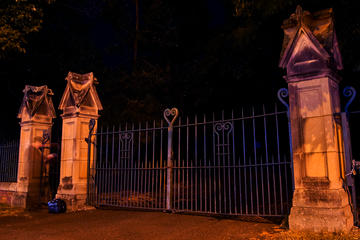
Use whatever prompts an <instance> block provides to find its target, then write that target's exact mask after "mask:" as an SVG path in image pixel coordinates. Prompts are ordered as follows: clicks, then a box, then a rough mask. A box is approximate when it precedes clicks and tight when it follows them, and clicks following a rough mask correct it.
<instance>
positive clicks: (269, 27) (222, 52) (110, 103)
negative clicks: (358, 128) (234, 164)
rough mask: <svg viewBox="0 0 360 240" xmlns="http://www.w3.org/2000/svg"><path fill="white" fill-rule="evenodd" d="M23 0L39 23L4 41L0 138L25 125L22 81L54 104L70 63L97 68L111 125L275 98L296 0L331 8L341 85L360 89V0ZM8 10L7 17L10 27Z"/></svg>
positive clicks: (78, 67) (71, 67)
mask: <svg viewBox="0 0 360 240" xmlns="http://www.w3.org/2000/svg"><path fill="white" fill-rule="evenodd" d="M21 2H22V4H25V3H26V4H29V2H31V4H33V5H31V6H30V7H29V6H28V7H29V8H25V9H24V11H25V12H26V11H27V10H28V11H30V10H31V9H33V8H32V7H33V6H36V9H37V12H36V14H35V15H34V16H35V17H33V18H30V20H29V21H28V22H27V23H26V24H29V23H31V24H33V25H32V27H37V28H35V29H34V28H30V30H32V31H28V32H23V35H21V36H22V38H19V39H15V40H16V41H19V42H20V43H21V45H19V46H21V48H20V49H19V48H17V46H16V44H15V45H14V46H12V45H10V47H8V48H2V49H1V55H0V56H1V58H0V79H1V83H2V94H1V95H0V96H1V103H2V106H3V107H2V111H1V112H2V113H1V114H2V116H1V124H0V132H1V136H2V137H15V138H16V137H17V136H18V134H19V131H18V128H19V127H18V120H17V119H16V114H17V111H18V108H19V106H20V103H21V100H22V89H23V88H24V85H25V84H29V85H45V84H46V85H48V86H49V87H50V88H51V89H53V91H54V93H55V96H54V98H53V101H54V104H55V107H56V108H57V106H58V104H59V102H60V98H61V96H62V93H63V91H64V89H65V85H66V82H65V80H64V79H65V76H66V75H67V73H68V72H69V71H73V72H77V73H86V72H94V74H95V76H96V77H97V79H98V80H99V85H98V86H97V90H98V93H99V95H100V99H101V100H102V103H103V106H104V110H103V111H102V112H101V115H102V117H101V120H102V121H103V122H104V123H107V124H112V123H118V122H122V121H131V122H137V121H145V120H149V119H159V118H161V117H162V111H163V110H164V109H165V108H166V107H172V106H176V107H178V108H179V109H180V110H181V112H182V113H186V114H192V113H194V112H198V113H206V112H210V111H219V110H221V109H232V108H238V107H240V106H242V105H246V104H260V103H269V102H276V101H277V100H276V92H277V90H278V89H279V88H280V87H286V83H285V81H284V80H283V79H282V76H283V75H284V72H283V71H282V70H281V69H279V68H278V62H279V55H280V50H281V44H282V38H283V33H282V29H281V24H282V21H283V20H284V19H286V18H288V17H289V16H290V14H291V13H293V12H294V11H295V8H296V5H298V4H300V5H301V6H302V7H303V9H305V10H309V11H316V10H320V9H324V8H328V7H332V8H333V9H334V15H335V21H336V22H335V24H336V31H337V35H338V39H339V43H340V48H341V52H342V55H343V61H344V68H345V69H344V71H342V73H341V75H342V76H343V82H342V85H347V84H351V85H353V86H355V87H357V89H360V84H359V80H358V79H359V72H360V58H359V57H358V56H359V55H360V45H359V44H358V43H359V42H360V14H358V11H359V10H358V5H359V4H358V3H357V1H355V0H352V1H351V0H341V1H338V0H302V1H301V0H196V1H194V0H182V1H175V0H77V1H73V0H57V1H20V3H19V2H17V3H16V4H21ZM49 3H50V4H49ZM11 4H14V1H13V0H7V1H4V2H3V3H2V4H0V11H2V12H1V13H2V16H3V17H4V16H5V17H7V16H9V15H11V14H14V12H10V11H8V10H7V8H9V6H10V5H11ZM137 8H138V11H136V9H137ZM16 9H17V8H16ZM29 9H30V10H29ZM31 11H33V10H31ZM16 14H18V13H16ZM18 16H20V15H19V14H18V15H17V17H18ZM6 19H10V18H5V20H4V21H2V22H0V23H1V24H2V25H3V26H5V25H6V24H8V25H9V26H10V25H11V24H12V23H11V21H10V22H9V21H8V22H7V20H6ZM0 20H1V19H0ZM137 22H138V24H137ZM31 24H30V25H31ZM136 26H138V27H136ZM18 28H19V27H18ZM6 36H10V35H5V37H6ZM0 40H1V34H0ZM5 40H6V39H5ZM0 45H1V41H0ZM11 46H12V47H11ZM58 119H60V112H58Z"/></svg>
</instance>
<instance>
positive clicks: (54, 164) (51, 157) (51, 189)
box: [39, 131, 61, 204]
mask: <svg viewBox="0 0 360 240" xmlns="http://www.w3.org/2000/svg"><path fill="white" fill-rule="evenodd" d="M49 142H51V141H50V135H49V133H48V132H47V131H44V132H43V136H42V140H41V147H40V151H41V165H40V187H39V191H40V192H39V198H40V199H39V202H40V203H43V204H47V202H48V201H50V200H52V199H54V198H55V195H56V193H57V188H58V186H59V182H60V159H61V156H60V153H61V144H60V143H61V140H58V141H57V142H56V141H54V142H51V143H49Z"/></svg>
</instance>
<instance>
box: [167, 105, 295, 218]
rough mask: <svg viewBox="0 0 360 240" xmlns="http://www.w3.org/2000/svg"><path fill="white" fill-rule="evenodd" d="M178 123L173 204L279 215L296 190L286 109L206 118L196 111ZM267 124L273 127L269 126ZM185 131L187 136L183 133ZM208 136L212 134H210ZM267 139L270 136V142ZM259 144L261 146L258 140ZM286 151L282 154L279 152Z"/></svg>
mask: <svg viewBox="0 0 360 240" xmlns="http://www.w3.org/2000/svg"><path fill="white" fill-rule="evenodd" d="M193 119H194V120H193V121H192V122H191V121H190V119H189V118H188V117H187V118H186V121H185V123H182V120H181V118H180V119H179V121H178V124H176V125H175V126H174V129H175V132H174V135H175V136H174V141H176V144H175V147H174V152H175V154H174V156H175V158H174V164H173V167H172V169H173V171H174V173H173V179H172V182H173V186H174V187H173V189H174V195H173V200H172V209H173V210H175V211H185V212H199V213H213V214H226V215H257V216H259V215H261V216H267V215H271V216H280V215H285V214H287V213H288V210H289V208H290V201H291V195H292V184H291V181H292V179H291V176H292V174H291V164H290V163H291V158H290V156H289V155H290V151H289V144H288V141H289V136H288V132H287V128H283V129H282V130H281V131H280V129H279V121H281V122H282V123H283V124H282V126H286V123H287V120H288V119H287V112H286V111H282V112H278V111H277V107H276V106H275V112H273V113H267V112H266V111H265V107H263V108H262V113H261V114H255V110H254V108H252V109H251V110H250V115H249V116H245V115H244V110H242V111H241V113H240V116H239V117H234V112H231V117H230V118H228V119H226V120H225V118H224V113H222V114H221V118H220V119H221V120H216V118H215V114H213V117H212V120H211V121H207V120H206V116H203V117H202V121H198V117H197V116H195V117H194V118H193ZM269 126H270V128H271V129H269ZM184 135H185V136H184ZM208 136H211V138H209V137H208ZM269 140H270V141H272V142H271V143H269ZM260 145H261V146H260ZM281 153H284V156H281V155H282V154H281Z"/></svg>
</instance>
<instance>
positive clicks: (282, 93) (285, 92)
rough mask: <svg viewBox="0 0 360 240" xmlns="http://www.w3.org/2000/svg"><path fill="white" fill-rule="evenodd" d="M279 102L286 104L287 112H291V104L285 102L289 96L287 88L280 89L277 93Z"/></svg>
mask: <svg viewBox="0 0 360 240" xmlns="http://www.w3.org/2000/svg"><path fill="white" fill-rule="evenodd" d="M277 96H278V99H279V101H280V102H281V103H282V104H284V106H285V107H286V109H287V110H289V104H288V103H287V102H286V101H285V100H284V98H286V97H288V96H289V91H288V90H287V89H286V88H280V89H279V91H278V92H277Z"/></svg>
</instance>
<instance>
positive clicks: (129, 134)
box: [120, 132, 133, 140]
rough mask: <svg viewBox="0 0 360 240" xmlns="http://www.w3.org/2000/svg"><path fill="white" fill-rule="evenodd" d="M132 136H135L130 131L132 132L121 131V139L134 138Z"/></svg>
mask: <svg viewBox="0 0 360 240" xmlns="http://www.w3.org/2000/svg"><path fill="white" fill-rule="evenodd" d="M132 138H133V134H132V133H130V132H123V133H120V139H121V140H132Z"/></svg>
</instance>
